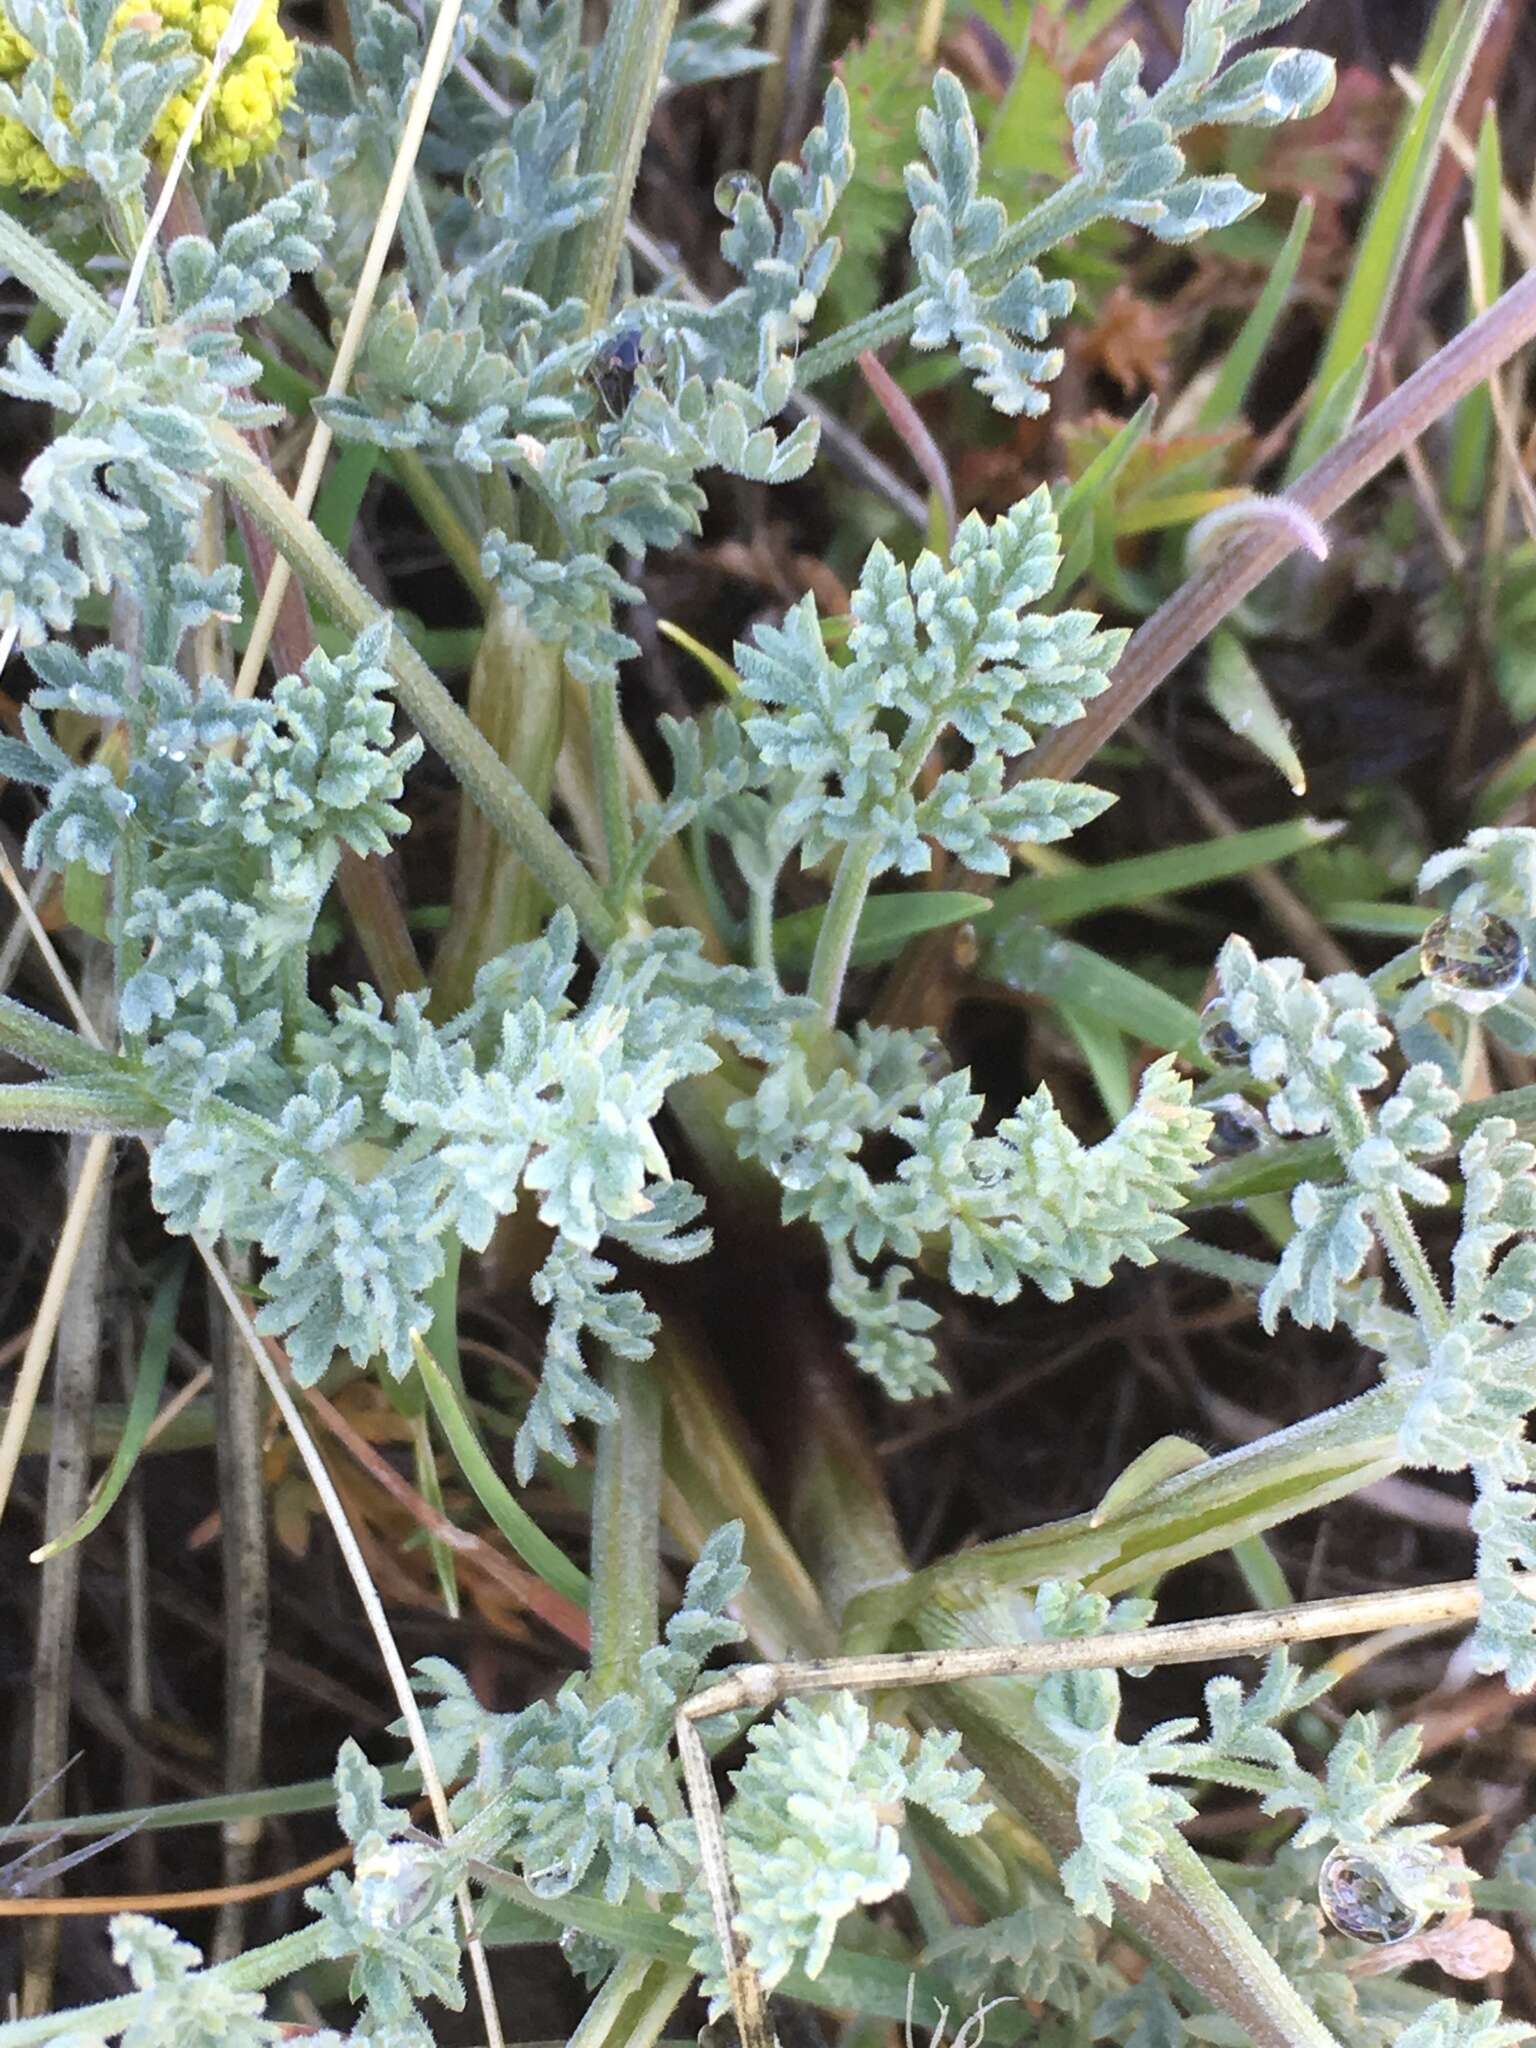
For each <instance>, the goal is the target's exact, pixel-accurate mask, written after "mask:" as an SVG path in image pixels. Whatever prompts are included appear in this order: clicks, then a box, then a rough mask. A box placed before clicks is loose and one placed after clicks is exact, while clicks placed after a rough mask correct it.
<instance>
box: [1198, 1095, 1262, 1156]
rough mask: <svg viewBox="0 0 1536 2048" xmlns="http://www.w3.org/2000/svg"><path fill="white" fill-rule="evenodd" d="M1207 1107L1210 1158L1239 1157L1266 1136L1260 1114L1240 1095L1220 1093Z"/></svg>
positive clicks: (1260, 1142) (1254, 1150)
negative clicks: (1208, 1113) (1209, 1127)
mask: <svg viewBox="0 0 1536 2048" xmlns="http://www.w3.org/2000/svg"><path fill="white" fill-rule="evenodd" d="M1206 1108H1207V1109H1208V1110H1209V1111H1210V1113H1211V1141H1210V1142H1211V1156H1212V1158H1213V1159H1240V1158H1241V1157H1242V1156H1243V1154H1244V1153H1245V1152H1256V1151H1257V1150H1258V1148H1259V1147H1260V1145H1262V1144H1263V1142H1264V1140H1265V1138H1266V1137H1268V1135H1269V1125H1268V1124H1267V1123H1266V1122H1265V1121H1264V1118H1263V1116H1262V1115H1261V1114H1260V1112H1259V1111H1258V1110H1256V1109H1255V1108H1254V1106H1253V1104H1252V1103H1251V1102H1247V1101H1245V1100H1244V1099H1243V1097H1242V1096H1241V1095H1219V1096H1218V1097H1217V1098H1216V1100H1215V1101H1214V1102H1208V1103H1207V1104H1206Z"/></svg>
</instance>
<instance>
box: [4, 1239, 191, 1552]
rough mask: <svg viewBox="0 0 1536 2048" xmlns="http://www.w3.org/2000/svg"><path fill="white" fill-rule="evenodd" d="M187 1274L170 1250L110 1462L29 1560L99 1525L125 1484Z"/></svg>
mask: <svg viewBox="0 0 1536 2048" xmlns="http://www.w3.org/2000/svg"><path fill="white" fill-rule="evenodd" d="M186 1277H187V1254H186V1252H185V1251H180V1252H175V1253H173V1254H172V1255H171V1257H170V1259H169V1261H168V1263H167V1266H166V1270H165V1272H164V1274H163V1275H162V1276H161V1279H160V1282H159V1285H158V1286H157V1287H156V1288H155V1292H154V1298H153V1300H152V1301H151V1302H150V1305H149V1320H148V1322H147V1323H146V1324H145V1326H144V1342H143V1344H142V1345H141V1346H140V1348H139V1368H138V1375H137V1377H136V1379H135V1381H134V1387H133V1398H132V1400H131V1401H130V1402H129V1404H128V1413H127V1416H126V1418H125V1419H124V1422H123V1433H122V1436H121V1437H120V1438H119V1439H118V1445H117V1449H116V1451H115V1452H114V1453H113V1455H112V1462H111V1464H110V1465H108V1467H107V1469H106V1471H105V1472H104V1473H103V1474H102V1475H101V1478H100V1479H99V1480H98V1481H97V1482H96V1489H95V1491H94V1492H93V1493H92V1495H91V1497H90V1499H89V1501H87V1503H86V1506H85V1512H84V1513H83V1514H82V1515H81V1516H80V1518H79V1520H78V1521H75V1522H72V1523H71V1524H70V1526H69V1527H68V1528H67V1529H65V1530H63V1531H61V1533H60V1534H59V1535H57V1536H55V1537H54V1538H53V1539H52V1540H51V1541H50V1542H48V1543H45V1544H44V1545H43V1546H42V1548H41V1549H40V1550H34V1551H33V1553H32V1558H31V1562H32V1563H33V1564H43V1563H45V1562H46V1561H47V1560H48V1559H49V1558H50V1557H57V1556H58V1555H59V1553H60V1551H63V1550H68V1549H69V1548H70V1547H71V1546H72V1545H73V1544H76V1543H78V1542H80V1540H81V1539H82V1538H83V1537H86V1536H89V1535H90V1533H91V1531H92V1530H93V1529H95V1528H99V1527H100V1525H101V1524H102V1523H103V1522H104V1521H105V1520H106V1518H107V1516H108V1515H109V1514H110V1513H111V1512H112V1509H113V1506H114V1504H115V1503H116V1500H117V1497H118V1495H119V1494H120V1493H121V1492H122V1490H123V1488H124V1487H125V1486H126V1485H127V1484H128V1478H129V1474H130V1473H131V1472H132V1471H133V1468H134V1466H135V1465H136V1464H137V1463H138V1459H139V1452H140V1451H141V1450H142V1449H143V1447H144V1439H145V1437H146V1436H148V1434H149V1425H150V1424H151V1423H152V1422H153V1421H154V1419H155V1410H156V1409H157V1408H158V1407H159V1405H160V1392H161V1389H162V1388H163V1387H164V1385H165V1372H166V1367H167V1366H168V1365H169V1364H170V1358H171V1338H172V1335H173V1334H174V1332H175V1329H176V1314H177V1311H178V1309H179V1308H180V1307H181V1288H182V1282H183V1281H184V1280H185V1279H186Z"/></svg>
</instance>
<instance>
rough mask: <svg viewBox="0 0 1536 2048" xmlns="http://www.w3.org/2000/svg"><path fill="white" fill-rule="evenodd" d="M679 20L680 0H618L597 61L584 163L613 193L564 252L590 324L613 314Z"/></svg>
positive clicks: (568, 276) (569, 279)
mask: <svg viewBox="0 0 1536 2048" xmlns="http://www.w3.org/2000/svg"><path fill="white" fill-rule="evenodd" d="M676 19H677V0H615V5H614V7H613V9H612V10H611V12H610V13H609V16H608V26H607V29H606V30H605V31H604V34H603V40H602V42H601V43H600V44H599V46H598V50H597V56H596V59H595V61H594V63H593V66H592V73H591V78H592V84H591V91H590V94H589V96H588V99H587V125H586V128H585V130H584V132H583V134H582V138H581V149H580V151H579V153H578V165H577V167H578V169H580V170H582V171H600V172H602V173H604V174H605V175H606V177H607V178H608V180H609V184H608V192H607V196H606V198H605V200H604V203H603V208H602V211H601V212H600V213H599V214H597V215H596V216H595V217H594V218H593V219H591V220H589V221H584V222H583V223H582V225H581V226H580V227H578V228H576V229H575V230H573V232H572V235H571V238H570V243H569V245H568V247H567V248H566V249H565V250H564V251H563V252H562V269H563V273H564V285H565V289H564V291H563V292H562V293H561V294H560V296H562V297H565V296H570V297H574V298H578V299H580V300H581V301H582V302H583V303H584V304H585V306H586V309H587V325H588V327H589V328H591V327H600V326H601V325H602V323H603V322H604V320H606V319H607V317H608V303H609V300H610V299H611V298H612V296H613V281H614V278H615V277H616V276H617V275H618V268H619V252H620V250H621V249H622V248H623V246H624V224H625V222H626V221H627V220H628V219H629V207H630V201H631V199H632V198H633V196H634V190H635V179H636V177H637V176H638V174H639V170H640V152H641V151H642V150H643V149H644V147H645V137H646V132H647V130H648V129H649V127H650V124H651V109H652V107H653V106H654V105H655V101H656V88H657V86H658V85H659V84H660V83H661V71H662V65H663V64H664V63H665V61H666V55H667V44H668V43H669V42H670V41H671V38H672V27H673V23H674V22H675V21H676Z"/></svg>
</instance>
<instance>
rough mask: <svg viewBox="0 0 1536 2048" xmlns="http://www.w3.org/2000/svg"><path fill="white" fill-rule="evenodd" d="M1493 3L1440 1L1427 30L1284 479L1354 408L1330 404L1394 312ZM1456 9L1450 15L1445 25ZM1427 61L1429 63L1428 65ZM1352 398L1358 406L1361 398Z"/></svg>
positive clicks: (1296, 472) (1304, 465)
mask: <svg viewBox="0 0 1536 2048" xmlns="http://www.w3.org/2000/svg"><path fill="white" fill-rule="evenodd" d="M1498 5H1499V0H1466V4H1465V5H1463V0H1443V4H1442V9H1441V13H1440V16H1439V18H1438V20H1437V22H1436V24H1435V26H1434V27H1433V28H1432V29H1431V31H1430V38H1429V44H1428V47H1427V49H1426V52H1425V62H1424V63H1422V64H1421V67H1420V78H1421V82H1423V83H1424V85H1425V92H1424V97H1423V99H1422V100H1421V101H1420V103H1419V105H1418V106H1417V107H1413V108H1410V109H1409V110H1408V111H1407V112H1406V113H1405V114H1404V116H1403V121H1402V125H1401V128H1400V129H1399V132H1398V138H1397V142H1396V144H1395V146H1394V148H1393V151H1392V154H1391V157H1390V158H1389V159H1388V162H1387V168H1386V170H1385V172H1384V173H1383V175H1382V177H1381V178H1380V179H1379V180H1378V182H1377V185H1376V191H1375V196H1374V197H1373V199H1372V201H1371V209H1370V212H1369V214H1368V215H1367V216H1366V221H1365V226H1364V228H1363V229H1362V230H1361V234H1360V240H1359V243H1358V245H1357V247H1356V250H1355V260H1354V265H1353V267H1352V269H1351V271H1350V275H1349V282H1348V283H1347V284H1346V286H1345V287H1344V291H1343V295H1342V296H1341V298H1340V300H1339V306H1338V311H1337V313H1336V314H1335V316H1334V322H1333V326H1332V328H1331V330H1330V331H1329V335H1328V341H1327V345H1326V346H1325V348H1324V350H1323V357H1322V361H1321V362H1320V363H1319V364H1318V367H1317V373H1316V376H1315V378H1314V385H1313V389H1314V396H1313V400H1312V406H1311V410H1310V411H1309V413H1308V416H1307V419H1306V421H1305V422H1304V424H1303V426H1302V429H1301V432H1300V433H1299V434H1298V435H1297V437H1296V441H1295V445H1294V446H1293V448H1292V450H1291V457H1290V462H1289V464H1288V465H1287V468H1286V473H1285V480H1286V482H1287V484H1289V483H1292V482H1294V480H1295V479H1296V478H1297V477H1298V476H1300V475H1301V473H1302V471H1303V470H1304V469H1308V468H1310V467H1311V465H1312V464H1313V463H1314V462H1315V461H1316V460H1317V458H1318V457H1319V456H1320V455H1321V454H1322V453H1323V451H1324V449H1325V448H1327V447H1328V445H1329V444H1330V442H1331V441H1332V440H1333V439H1334V438H1335V437H1336V435H1337V434H1338V433H1339V432H1341V431H1342V429H1343V427H1345V426H1347V425H1349V424H1350V422H1351V420H1352V419H1353V417H1354V413H1353V410H1351V411H1350V413H1349V414H1347V415H1346V416H1345V417H1344V418H1343V419H1342V420H1333V419H1330V418H1328V417H1327V415H1328V413H1329V409H1330V408H1329V401H1330V400H1331V399H1332V398H1333V397H1334V395H1335V393H1336V392H1337V390H1338V388H1339V386H1340V385H1341V384H1342V383H1343V382H1344V379H1345V378H1346V377H1347V376H1348V375H1349V373H1350V372H1351V371H1352V370H1354V369H1355V368H1356V367H1357V366H1358V365H1359V364H1360V362H1361V360H1362V358H1363V357H1365V356H1366V355H1367V352H1368V351H1369V350H1370V348H1371V347H1372V346H1373V344H1374V343H1375V342H1377V341H1379V340H1380V338H1381V333H1382V329H1383V327H1384V325H1385V323H1386V319H1387V315H1388V313H1389V311H1390V310H1391V305H1392V293H1393V288H1394V287H1395V285H1396V283H1397V280H1398V277H1399V275H1400V274H1401V272H1402V268H1403V264H1404V263H1405V262H1406V260H1407V257H1408V250H1409V247H1410V245H1411V243H1412V240H1413V234H1414V230H1415V228H1416V227H1417V226H1418V221H1419V214H1420V212H1421V210H1422V208H1423V205H1424V199H1425V195H1426V194H1427V192H1428V190H1429V181H1430V179H1431V177H1432V176H1433V175H1434V169H1435V165H1436V163H1437V162H1438V161H1439V156H1440V137H1441V132H1442V130H1443V128H1444V126H1445V123H1446V121H1447V120H1448V119H1450V117H1451V115H1452V114H1453V113H1454V111H1455V108H1456V106H1457V103H1458V102H1459V101H1460V99H1461V94H1462V88H1463V87H1464V85H1465V84H1466V78H1467V72H1468V70H1469V69H1470V67H1471V63H1472V59H1473V57H1474V56H1475V55H1476V54H1477V46H1478V44H1479V43H1480V42H1481V41H1482V39H1483V34H1484V31H1485V30H1486V29H1487V27H1488V24H1489V22H1490V21H1491V20H1492V18H1493V15H1494V13H1495V12H1496V10H1497V8H1498ZM1453 9H1454V11H1455V18H1454V21H1453V22H1452V24H1451V26H1450V27H1449V30H1447V27H1446V23H1447V20H1448V18H1449V15H1450V13H1451V11H1452V10H1453ZM1437 50H1438V52H1439V54H1438V59H1436V57H1435V53H1436V51H1437ZM1431 62H1432V63H1433V68H1432V69H1429V65H1430V63H1431ZM1426 71H1427V72H1428V76H1427V78H1426V77H1425V72H1426ZM1361 390H1362V391H1363V390H1364V380H1363V379H1362V381H1361ZM1355 403H1356V406H1358V404H1359V400H1358V398H1357V399H1356V401H1355Z"/></svg>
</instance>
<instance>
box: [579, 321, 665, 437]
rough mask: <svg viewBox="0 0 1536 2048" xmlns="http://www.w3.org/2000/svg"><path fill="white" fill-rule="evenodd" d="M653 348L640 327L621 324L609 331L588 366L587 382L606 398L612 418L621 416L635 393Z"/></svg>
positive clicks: (604, 399)
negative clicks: (615, 331) (640, 375)
mask: <svg viewBox="0 0 1536 2048" xmlns="http://www.w3.org/2000/svg"><path fill="white" fill-rule="evenodd" d="M649 360H650V351H649V349H648V347H647V345H646V339H645V336H644V334H642V332H641V331H640V329H639V328H638V327H621V328H620V329H619V331H618V333H617V334H613V335H610V336H609V337H608V339H607V340H606V341H605V342H604V343H603V345H602V347H601V348H600V349H599V350H598V351H597V353H596V354H595V355H594V356H593V358H592V361H591V363H590V364H589V365H588V368H587V382H588V383H589V384H590V385H591V386H592V389H593V390H594V391H595V392H596V393H597V395H598V397H599V398H600V399H601V400H602V401H603V406H604V408H605V410H606V411H607V413H608V416H609V418H610V419H615V420H616V419H618V418H620V417H621V416H622V415H623V413H624V412H625V411H627V409H628V406H629V401H630V399H631V398H632V397H633V396H634V391H635V378H636V376H637V375H638V373H639V370H640V366H641V364H642V363H646V362H649Z"/></svg>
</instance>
